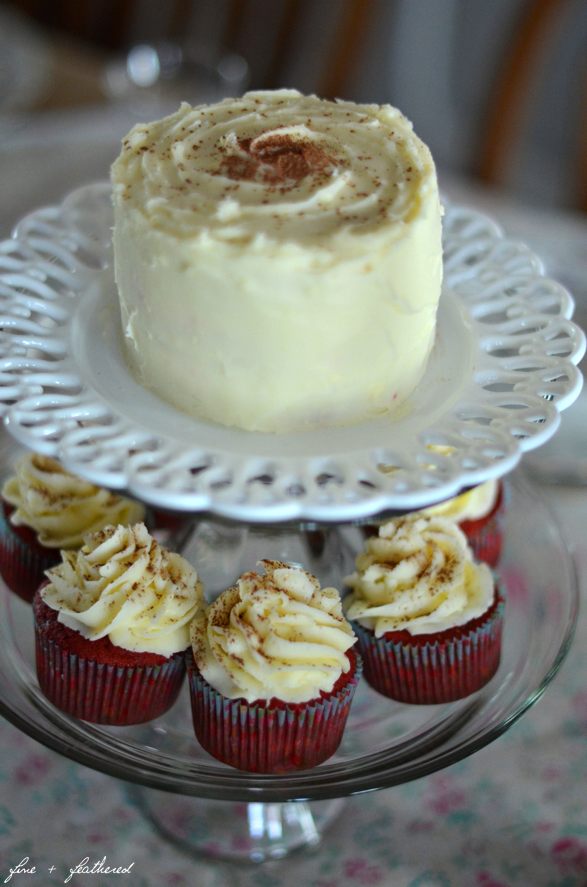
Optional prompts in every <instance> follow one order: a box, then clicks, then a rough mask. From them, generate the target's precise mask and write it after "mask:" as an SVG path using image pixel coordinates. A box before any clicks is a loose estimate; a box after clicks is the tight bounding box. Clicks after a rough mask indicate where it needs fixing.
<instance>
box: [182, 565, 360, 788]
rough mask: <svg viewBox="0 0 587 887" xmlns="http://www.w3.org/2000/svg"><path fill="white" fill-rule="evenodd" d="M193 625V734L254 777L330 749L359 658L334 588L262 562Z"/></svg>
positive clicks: (313, 761) (304, 764)
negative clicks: (261, 570) (259, 570)
mask: <svg viewBox="0 0 587 887" xmlns="http://www.w3.org/2000/svg"><path fill="white" fill-rule="evenodd" d="M261 563H262V565H263V567H264V568H265V574H264V575H258V574H257V573H255V572H249V573H245V574H244V575H243V576H242V577H241V578H240V579H239V580H238V583H237V586H236V587H235V588H229V589H228V590H227V591H224V592H223V593H222V594H221V595H220V596H219V597H218V598H217V600H216V601H215V602H214V603H213V604H212V605H211V606H210V607H208V608H207V609H202V611H201V612H200V613H199V614H198V615H197V616H196V618H195V619H194V621H193V622H192V626H191V640H192V649H191V651H190V652H189V653H188V654H187V662H188V676H189V683H190V695H191V701H192V713H193V721H194V729H195V732H196V736H197V738H198V740H199V742H200V744H201V745H202V746H203V748H205V749H206V751H208V752H209V753H210V754H211V755H213V756H214V757H215V758H218V760H220V761H223V762H224V763H225V764H230V765H231V766H232V767H237V768H238V769H240V770H248V771H250V772H254V773H287V772H290V771H293V770H304V769H307V768H309V767H315V766H316V765H317V764H320V763H322V761H325V760H326V759H327V758H329V757H330V756H331V755H332V754H334V752H335V751H336V749H337V748H338V746H339V744H340V741H341V739H342V734H343V730H344V726H345V723H346V719H347V717H348V713H349V709H350V705H351V701H352V698H353V695H354V692H355V689H356V686H357V683H358V681H359V677H360V673H361V662H360V659H359V657H358V656H357V655H356V654H355V653H354V652H353V651H352V650H351V649H350V648H351V647H352V646H353V644H354V643H355V640H356V638H355V635H354V634H353V631H352V629H351V627H350V625H349V624H348V622H347V621H346V620H345V618H344V616H343V613H342V606H341V601H340V596H339V593H338V591H336V589H334V588H320V583H319V582H318V580H317V579H316V578H315V577H314V576H312V575H310V574H309V573H307V572H306V571H305V570H302V569H300V568H298V567H292V566H286V564H282V563H280V562H278V561H269V560H265V561H262V562H261Z"/></svg>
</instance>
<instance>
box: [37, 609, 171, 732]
mask: <svg viewBox="0 0 587 887" xmlns="http://www.w3.org/2000/svg"><path fill="white" fill-rule="evenodd" d="M34 612H35V639H36V658H37V677H38V680H39V687H40V689H41V691H42V692H43V693H44V695H45V696H46V697H47V699H49V700H50V702H52V703H53V705H56V706H57V707H58V708H60V709H61V710H62V711H64V712H66V713H67V714H70V715H73V716H74V717H76V718H81V720H83V721H91V722H92V723H94V724H105V725H106V724H108V725H111V726H119V727H125V726H129V725H131V724H142V723H144V722H145V721H151V720H153V719H154V718H157V717H159V716H160V715H162V714H164V713H165V712H166V711H167V710H168V709H170V708H171V706H172V705H173V703H174V702H175V700H176V699H177V696H178V694H179V691H180V689H181V685H182V682H183V678H184V675H185V656H184V653H183V651H182V652H181V653H176V654H175V655H173V656H171V657H170V658H169V659H165V660H164V662H163V663H162V664H160V663H158V664H150V665H112V664H108V663H107V662H99V661H97V660H92V659H89V658H86V657H84V656H81V655H79V653H75V652H72V651H71V650H68V649H67V648H66V647H65V646H62V645H61V644H60V643H59V642H58V641H56V640H54V639H53V638H50V637H48V636H47V633H46V630H45V627H44V625H40V623H39V620H38V619H37V613H36V605H35V610H34ZM68 633H73V634H77V635H79V632H72V630H71V629H67V628H65V629H64V637H65V638H67V635H68ZM80 638H81V635H80ZM86 643H88V644H91V643H92V642H91V641H86ZM96 643H99V642H96ZM102 646H103V645H102ZM114 649H115V650H116V649H118V648H116V647H115V648H114ZM134 655H135V656H136V657H138V658H140V657H141V655H142V654H140V653H138V654H134ZM147 656H150V654H147ZM157 658H160V657H157Z"/></svg>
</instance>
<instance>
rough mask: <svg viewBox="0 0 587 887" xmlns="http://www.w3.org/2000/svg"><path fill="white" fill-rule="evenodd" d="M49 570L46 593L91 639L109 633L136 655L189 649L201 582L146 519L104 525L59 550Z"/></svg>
mask: <svg viewBox="0 0 587 887" xmlns="http://www.w3.org/2000/svg"><path fill="white" fill-rule="evenodd" d="M62 556H63V562H62V563H61V564H59V565H58V566H57V567H53V568H52V569H51V570H47V577H48V579H49V580H50V582H49V585H46V586H44V587H43V588H42V589H41V597H42V598H43V600H44V601H45V603H46V604H48V605H49V606H50V607H52V608H53V609H54V610H57V611H58V612H59V616H58V619H59V621H60V622H62V623H63V624H64V625H66V626H67V627H68V628H72V629H74V630H75V631H79V633H80V634H81V635H82V636H83V637H85V638H88V639H89V640H98V638H102V637H105V636H108V637H109V638H110V640H111V642H112V643H113V644H115V645H116V646H118V647H123V648H124V649H125V650H133V651H135V652H137V653H157V654H159V655H161V656H166V657H170V656H172V655H173V654H174V653H178V652H180V651H181V650H185V649H187V648H188V647H189V643H190V638H189V624H190V622H191V620H192V618H193V617H194V615H195V613H196V611H197V608H198V606H199V604H200V602H201V600H202V592H203V589H202V583H201V582H200V580H199V579H198V574H197V572H196V570H195V569H194V567H192V565H191V564H190V563H188V561H186V560H185V558H183V557H182V556H181V555H179V554H176V553H175V552H172V551H169V550H168V549H166V548H164V547H163V546H162V545H160V544H159V543H158V542H157V541H156V540H155V539H153V537H152V536H150V535H149V532H148V530H147V528H146V527H145V525H144V524H143V523H138V524H136V525H135V526H132V527H131V526H126V527H125V526H122V525H120V526H118V527H106V528H105V529H104V530H101V531H100V532H98V533H90V534H88V535H87V536H86V537H85V544H84V546H83V547H82V548H81V549H80V550H79V551H64V552H62Z"/></svg>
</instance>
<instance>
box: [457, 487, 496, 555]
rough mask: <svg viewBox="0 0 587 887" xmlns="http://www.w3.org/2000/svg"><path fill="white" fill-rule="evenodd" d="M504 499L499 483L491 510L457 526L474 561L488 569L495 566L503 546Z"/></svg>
mask: <svg viewBox="0 0 587 887" xmlns="http://www.w3.org/2000/svg"><path fill="white" fill-rule="evenodd" d="M504 499H505V497H504V492H503V484H501V483H500V485H499V493H498V496H497V501H496V503H495V505H494V507H493V510H492V511H491V512H490V513H489V514H488V515H486V516H485V517H481V518H479V520H468V521H462V522H461V523H460V524H459V526H460V528H461V530H462V531H463V533H464V534H465V536H466V537H467V540H468V542H469V545H470V546H471V550H472V552H473V555H474V556H475V559H476V560H478V561H483V562H484V563H486V564H488V566H490V567H496V566H497V564H498V561H499V556H500V554H501V549H502V545H503V521H504V512H505V502H504Z"/></svg>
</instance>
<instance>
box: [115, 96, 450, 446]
mask: <svg viewBox="0 0 587 887" xmlns="http://www.w3.org/2000/svg"><path fill="white" fill-rule="evenodd" d="M112 184H113V200H114V218H115V226H114V235H113V243H114V256H115V275H116V283H117V286H118V294H119V297H120V307H121V315H122V330H123V334H124V342H125V348H126V358H127V361H128V364H129V367H130V369H131V371H132V373H133V374H134V376H135V378H136V379H137V380H138V382H140V383H141V384H142V385H143V386H145V387H146V388H148V389H150V390H151V391H153V392H154V393H155V394H157V395H158V396H159V397H161V398H163V399H164V400H166V401H168V402H169V403H171V404H173V405H174V406H175V407H177V408H179V409H180V410H183V411H185V412H187V413H190V414H191V415H193V416H196V417H197V418H200V419H208V420H212V421H214V422H218V423H221V424H222V425H228V426H236V427H238V428H242V429H246V430H248V431H264V432H280V433H282V432H297V431H306V430H311V429H316V428H323V427H327V426H341V425H347V424H353V423H357V422H362V421H365V420H368V419H372V418H374V417H379V416H381V415H383V414H387V413H391V412H392V411H393V410H394V409H395V408H396V407H397V406H399V405H400V404H401V403H402V402H403V401H405V399H406V398H407V397H408V396H409V395H410V393H411V392H412V391H413V389H414V388H415V386H416V385H417V384H418V383H419V381H420V379H421V378H422V375H423V373H424V371H425V368H426V363H427V360H428V356H429V353H430V350H431V348H432V345H433V341H434V333H435V323H436V310H437V305H438V299H439V296H440V287H441V278H442V246H441V209H440V204H439V197H438V186H437V181H436V172H435V168H434V163H433V161H432V158H431V156H430V152H429V150H428V148H427V147H426V146H425V145H424V144H423V143H422V142H421V141H420V139H418V138H417V136H416V135H415V134H414V132H413V130H412V126H411V124H410V123H409V121H408V120H406V118H405V117H404V116H403V115H402V114H401V113H400V112H399V111H398V110H396V109H395V108H392V107H390V106H388V105H384V106H381V107H379V106H377V105H356V104H353V103H351V102H327V101H321V100H320V99H318V98H316V97H315V96H308V97H307V96H303V95H301V94H300V93H298V92H296V91H294V90H278V91H275V92H250V93H247V94H246V95H245V96H243V97H242V98H238V99H226V100H225V101H222V102H220V103H218V104H216V105H210V106H205V105H201V106H199V107H196V108H191V107H190V106H189V105H186V104H183V105H182V106H181V107H180V109H179V110H178V111H177V112H176V113H175V114H172V115H171V116H170V117H166V118H165V119H163V120H160V121H157V122H155V123H149V124H144V125H143V124H140V125H137V126H135V127H134V129H133V130H132V131H131V132H130V133H129V135H128V136H127V138H125V139H124V142H123V148H122V152H121V154H120V156H119V158H118V159H117V160H116V161H115V163H114V164H113V166H112Z"/></svg>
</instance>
